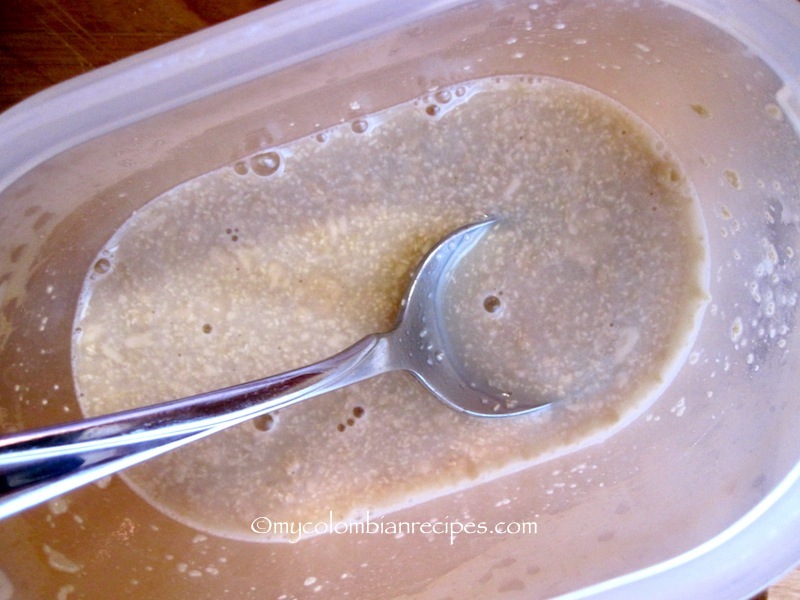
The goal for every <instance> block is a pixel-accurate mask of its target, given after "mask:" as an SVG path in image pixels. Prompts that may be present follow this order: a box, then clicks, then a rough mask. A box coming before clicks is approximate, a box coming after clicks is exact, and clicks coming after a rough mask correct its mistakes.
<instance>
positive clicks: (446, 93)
mask: <svg viewBox="0 0 800 600" xmlns="http://www.w3.org/2000/svg"><path fill="white" fill-rule="evenodd" d="M434 99H435V100H436V101H437V102H438V103H439V104H447V103H448V102H450V100H452V99H453V94H451V93H450V90H440V91H438V92H436V94H435V95H434Z"/></svg>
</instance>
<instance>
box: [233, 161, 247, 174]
mask: <svg viewBox="0 0 800 600" xmlns="http://www.w3.org/2000/svg"><path fill="white" fill-rule="evenodd" d="M249 171H250V168H249V167H248V166H247V163H246V162H244V161H243V160H240V161H237V162H236V163H234V165H233V172H234V173H236V174H237V175H247V173H248V172H249Z"/></svg>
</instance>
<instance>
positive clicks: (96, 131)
mask: <svg viewBox="0 0 800 600" xmlns="http://www.w3.org/2000/svg"><path fill="white" fill-rule="evenodd" d="M470 3H471V0H404V2H392V1H391V0H281V1H280V2H278V3H275V4H272V5H270V6H267V7H264V8H261V9H258V10H256V11H253V12H251V13H248V14H246V15H243V16H240V17H237V18H235V19H232V20H230V21H227V22H225V23H221V24H219V25H215V26H213V27H210V28H208V29H205V30H202V31H199V32H196V33H194V34H191V35H189V36H186V37H184V38H181V39H178V40H175V41H173V42H169V43H167V44H164V45H161V46H158V47H156V48H153V49H151V50H148V51H145V52H142V53H140V54H137V55H135V56H132V57H129V58H126V59H124V60H122V61H119V62H117V63H114V64H111V65H108V66H105V67H102V68H100V69H97V70H95V71H92V72H89V73H86V74H83V75H80V76H78V77H76V78H73V79H71V80H69V81H66V82H63V83H61V84H58V85H56V86H53V87H51V88H49V89H47V90H45V91H42V92H40V93H38V94H36V95H34V96H31V97H30V98H28V99H26V100H24V101H22V102H21V103H19V104H17V105H16V106H13V107H12V108H10V109H9V110H7V111H5V112H4V113H2V114H0V193H2V191H3V190H5V189H6V188H7V187H8V186H9V185H10V184H11V183H12V182H14V181H16V180H17V179H18V178H19V177H20V176H22V175H23V174H24V173H26V172H27V171H29V170H30V169H32V168H33V167H35V166H36V165H38V164H40V163H42V162H44V161H45V160H47V159H49V158H51V157H53V156H55V155H57V154H59V153H61V152H62V151H65V150H67V149H69V148H72V147H74V146H77V145H78V144H80V143H82V142H85V141H87V140H89V139H93V138H95V137H98V136H101V135H103V134H106V133H108V132H110V131H113V130H116V129H118V128H120V127H123V126H126V125H129V124H132V123H134V122H137V121H140V120H142V119H145V118H147V117H150V116H153V115H156V114H159V113H163V112H165V111H167V110H169V109H172V108H175V107H178V106H182V105H185V104H187V103H189V102H191V101H193V100H196V99H199V98H202V97H205V96H208V95H211V94H214V93H216V92H219V91H222V90H225V89H230V88H232V87H234V86H236V85H238V84H241V83H244V82H246V81H250V80H252V79H255V78H258V77H261V76H264V75H266V74H269V73H272V72H276V71H278V70H281V69H284V68H286V67H288V66H291V65H294V64H297V63H300V62H302V61H305V60H308V59H310V58H314V57H317V56H321V55H323V54H325V53H327V52H331V51H333V50H336V49H339V48H343V47H346V46H348V45H351V44H353V43H356V42H359V41H362V40H365V39H368V38H370V37H374V36H376V35H379V34H381V33H384V32H387V31H390V30H392V29H394V28H398V27H400V26H403V25H407V24H409V23H412V22H415V21H419V20H422V19H424V18H426V17H430V16H433V15H436V14H439V13H441V12H443V11H445V10H448V9H452V8H455V7H458V6H463V5H467V4H470ZM669 3H671V4H673V5H675V6H677V7H679V8H682V9H685V10H687V11H689V12H691V13H693V14H696V15H698V16H700V17H701V18H703V19H704V20H706V21H709V22H711V23H712V24H714V25H716V26H717V27H719V28H720V29H722V30H723V31H726V32H727V33H729V34H731V35H732V36H733V37H735V38H736V39H738V40H739V41H741V42H743V43H745V44H746V45H747V46H748V47H749V48H750V49H751V50H752V51H753V52H754V53H756V54H758V55H759V56H760V57H761V58H762V59H763V60H765V62H766V63H767V64H768V65H769V66H770V67H771V68H772V69H773V70H774V71H775V72H776V73H777V74H778V75H779V76H780V77H781V78H782V79H783V82H784V88H783V89H782V90H781V91H780V92H779V94H778V97H777V101H778V102H779V103H780V104H781V107H782V108H783V110H784V112H785V114H786V115H787V118H789V119H790V120H791V121H792V123H793V125H794V127H795V129H796V131H798V132H800V3H798V2H795V1H791V0H757V1H754V0H749V1H748V0H744V1H739V2H732V1H730V0H669ZM755 23H759V26H756V25H755ZM264 56H268V57H269V58H270V59H269V61H264V60H263V58H262V57H264ZM167 82H169V85H166V83H167ZM790 523H795V524H798V526H797V527H795V528H792V527H790V526H789V524H790ZM798 527H800V463H798V464H797V465H795V467H794V468H793V469H792V470H791V471H790V472H789V474H788V475H787V476H786V477H785V478H784V479H783V480H782V481H781V482H780V483H779V485H778V486H777V487H776V488H774V489H773V490H772V491H771V492H770V493H769V494H768V495H767V496H766V497H765V498H764V499H763V500H762V501H761V502H760V503H759V504H758V505H756V506H755V507H754V508H753V509H751V510H750V511H749V512H748V513H747V514H746V515H744V516H743V517H742V518H741V519H739V520H738V521H737V522H736V523H734V524H733V525H731V526H730V527H729V528H727V529H726V530H725V531H723V532H721V533H720V534H718V535H717V536H715V537H714V538H712V539H710V540H708V541H706V542H704V543H703V544H701V545H699V546H697V547H696V548H693V549H692V550H690V551H688V552H685V553H683V554H681V555H679V556H676V557H673V558H671V559H669V560H666V561H664V562H661V563H658V564H655V565H652V566H650V567H647V568H644V569H640V570H638V571H635V572H632V573H629V574H627V575H623V576H620V577H617V578H614V579H610V580H608V581H605V582H602V583H598V584H595V585H592V586H589V587H586V588H583V589H581V590H576V591H574V592H571V593H568V594H566V595H563V596H561V597H560V598H561V600H577V599H580V598H589V597H592V598H598V599H605V598H609V599H610V598H614V599H615V600H626V599H630V600H638V599H639V598H643V597H646V598H653V599H655V600H658V599H664V600H666V599H667V598H674V597H709V598H711V597H724V598H735V597H747V596H748V595H752V594H755V593H757V592H759V591H761V590H762V589H763V588H764V587H765V586H767V585H768V584H769V583H770V582H772V581H773V580H774V579H777V578H779V577H780V576H782V575H783V574H785V573H786V572H788V571H789V570H791V569H792V568H794V567H795V566H796V565H797V564H800V536H798V535H797V529H798Z"/></svg>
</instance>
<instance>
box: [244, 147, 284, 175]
mask: <svg viewBox="0 0 800 600" xmlns="http://www.w3.org/2000/svg"><path fill="white" fill-rule="evenodd" d="M250 168H252V169H253V173H255V174H256V175H260V176H261V177H269V176H270V175H274V174H275V173H277V172H278V170H279V169H280V168H281V155H280V154H278V153H277V152H274V151H270V152H263V153H261V154H256V155H255V156H254V157H253V158H251V159H250Z"/></svg>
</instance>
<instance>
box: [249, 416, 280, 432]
mask: <svg viewBox="0 0 800 600" xmlns="http://www.w3.org/2000/svg"><path fill="white" fill-rule="evenodd" d="M277 422H278V421H277V419H276V418H275V417H274V416H272V415H259V416H257V417H255V418H254V419H253V427H255V428H256V429H258V430H259V431H269V430H270V429H272V428H273V427H275V425H276V424H277Z"/></svg>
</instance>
